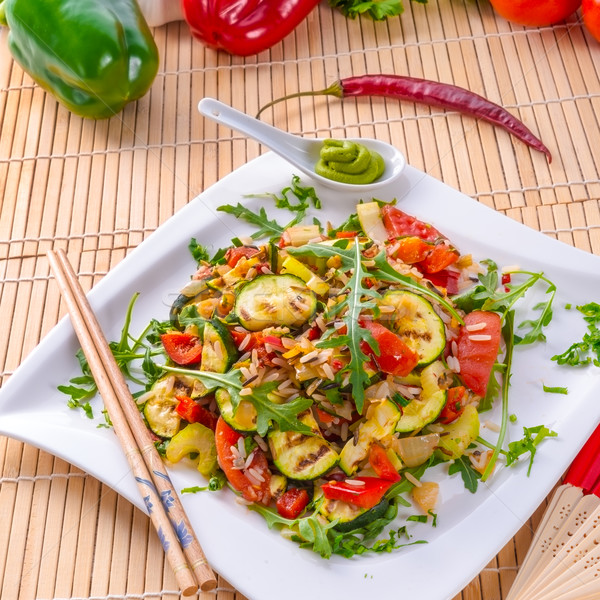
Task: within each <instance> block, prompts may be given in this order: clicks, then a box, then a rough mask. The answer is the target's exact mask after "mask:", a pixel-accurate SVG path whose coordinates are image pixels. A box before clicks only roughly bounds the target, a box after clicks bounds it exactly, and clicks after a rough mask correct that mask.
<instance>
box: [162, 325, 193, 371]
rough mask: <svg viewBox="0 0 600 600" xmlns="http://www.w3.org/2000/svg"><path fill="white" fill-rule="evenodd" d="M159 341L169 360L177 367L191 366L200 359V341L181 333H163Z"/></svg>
mask: <svg viewBox="0 0 600 600" xmlns="http://www.w3.org/2000/svg"><path fill="white" fill-rule="evenodd" d="M160 340H161V342H162V345H163V347H164V349H165V352H166V353H167V354H168V355H169V358H170V359H171V360H172V361H173V362H174V363H177V364H178V365H193V364H196V363H199V362H200V360H201V359H202V342H201V341H200V339H199V338H198V337H197V336H195V335H191V334H189V333H184V332H182V331H172V332H170V333H163V334H162V335H161V336H160Z"/></svg>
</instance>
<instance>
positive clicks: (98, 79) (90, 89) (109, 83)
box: [0, 0, 159, 119]
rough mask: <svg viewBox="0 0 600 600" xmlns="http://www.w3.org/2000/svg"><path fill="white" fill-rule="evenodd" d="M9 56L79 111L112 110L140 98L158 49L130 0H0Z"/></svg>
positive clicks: (102, 113)
mask: <svg viewBox="0 0 600 600" xmlns="http://www.w3.org/2000/svg"><path fill="white" fill-rule="evenodd" d="M0 24H3V25H7V26H8V27H9V29H10V32H9V34H8V45H9V48H10V51H11V53H12V55H13V58H14V59H15V61H16V62H17V63H18V64H19V65H20V66H21V67H22V68H23V70H24V71H26V72H27V73H28V74H29V75H30V76H31V77H32V78H33V80H34V81H35V82H36V83H37V84H38V85H40V86H41V87H42V88H44V89H45V90H47V91H48V92H50V93H51V94H52V95H53V96H55V97H56V99H57V100H58V101H59V102H61V103H62V104H64V105H65V106H66V107H67V108H68V109H69V110H70V111H72V112H73V113H75V114H77V115H80V116H82V117H89V118H92V119H104V118H108V117H112V116H113V115H115V114H116V113H118V112H119V111H121V109H122V108H123V107H124V106H125V105H126V104H127V103H128V102H131V101H133V100H137V99H138V98H140V97H142V96H143V95H144V94H145V93H146V92H147V91H148V89H149V88H150V86H151V84H152V82H153V81H154V78H155V77H156V73H157V71H158V60H159V56H158V48H157V47H156V44H155V42H154V39H153V37H152V34H151V32H150V29H149V27H148V25H147V23H146V21H145V19H144V17H143V15H142V12H141V11H140V9H139V6H138V4H137V2H136V0H0Z"/></svg>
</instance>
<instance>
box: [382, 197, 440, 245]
mask: <svg viewBox="0 0 600 600" xmlns="http://www.w3.org/2000/svg"><path fill="white" fill-rule="evenodd" d="M381 215H382V217H383V225H384V227H385V229H386V231H387V233H388V236H389V238H390V239H391V240H393V239H396V238H398V237H404V236H406V235H412V236H416V237H418V238H420V239H422V240H425V241H426V242H435V241H436V240H438V239H440V238H444V239H445V236H443V235H442V234H441V233H440V232H439V231H438V230H437V229H436V228H435V227H433V226H432V225H429V223H424V222H423V221H419V219H416V218H415V217H412V216H411V215H407V214H406V213H405V212H403V211H401V210H400V209H399V208H396V207H395V206H392V205H391V204H386V205H385V206H384V207H383V208H382V209H381Z"/></svg>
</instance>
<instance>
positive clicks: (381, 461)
mask: <svg viewBox="0 0 600 600" xmlns="http://www.w3.org/2000/svg"><path fill="white" fill-rule="evenodd" d="M369 464H370V465H371V466H372V467H373V470H374V471H375V473H376V474H377V477H380V478H381V479H385V480H386V481H400V480H401V479H402V477H401V476H400V473H398V471H396V469H395V467H394V465H393V464H392V461H391V460H390V459H389V457H388V455H387V452H386V451H385V448H384V447H383V446H382V445H380V444H373V445H372V446H371V449H370V450H369Z"/></svg>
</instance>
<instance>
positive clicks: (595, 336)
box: [552, 302, 600, 367]
mask: <svg viewBox="0 0 600 600" xmlns="http://www.w3.org/2000/svg"><path fill="white" fill-rule="evenodd" d="M577 310H578V311H579V312H580V313H582V314H583V319H584V321H586V322H587V324H588V331H587V333H585V334H584V335H583V339H582V340H581V341H580V342H575V343H574V344H572V345H571V346H569V348H567V349H566V350H565V351H564V352H563V353H562V354H556V355H554V356H553V357H552V360H554V361H556V362H557V363H558V364H559V365H570V366H572V367H579V366H583V365H588V364H590V363H591V362H593V364H594V365H596V366H597V367H600V329H599V328H598V326H599V325H600V304H597V303H596V302H589V303H588V304H583V305H581V306H578V307H577Z"/></svg>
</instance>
